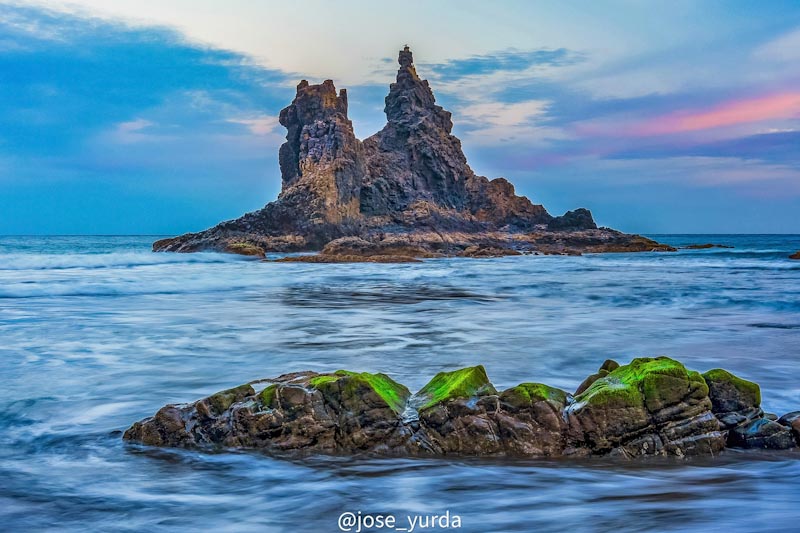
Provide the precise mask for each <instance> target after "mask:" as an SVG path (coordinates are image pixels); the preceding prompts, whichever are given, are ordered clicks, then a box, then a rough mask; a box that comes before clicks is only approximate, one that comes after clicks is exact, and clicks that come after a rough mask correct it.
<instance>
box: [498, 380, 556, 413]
mask: <svg viewBox="0 0 800 533" xmlns="http://www.w3.org/2000/svg"><path fill="white" fill-rule="evenodd" d="M500 401H501V402H503V403H506V404H508V405H510V406H512V407H516V408H524V407H530V406H531V405H533V404H535V403H537V402H545V401H549V402H552V403H555V404H557V405H561V406H563V405H565V404H566V403H567V393H566V392H564V391H563V390H561V389H557V388H555V387H551V386H549V385H545V384H543V383H520V384H519V385H517V386H516V387H511V388H510V389H506V390H504V391H503V392H501V393H500Z"/></svg>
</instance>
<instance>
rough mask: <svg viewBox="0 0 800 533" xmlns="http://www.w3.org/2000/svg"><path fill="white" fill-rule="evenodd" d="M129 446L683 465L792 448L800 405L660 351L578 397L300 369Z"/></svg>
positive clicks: (470, 375) (145, 424)
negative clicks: (417, 386)
mask: <svg viewBox="0 0 800 533" xmlns="http://www.w3.org/2000/svg"><path fill="white" fill-rule="evenodd" d="M123 438H124V439H125V440H128V441H133V442H138V443H141V444H145V445H150V446H168V447H183V448H206V449H221V448H246V449H258V450H264V451H267V452H275V453H278V452H307V453H308V452H310V453H330V454H361V453H367V454H375V455H387V456H445V455H460V456H519V457H539V456H548V457H558V456H619V457H626V458H634V457H643V456H676V457H685V456H698V455H716V454H718V453H720V452H721V451H723V450H724V449H725V448H726V447H730V448H753V449H781V450H783V449H790V448H795V447H797V446H798V443H800V411H797V412H793V413H789V414H786V415H784V416H783V417H781V418H778V417H777V416H775V415H772V414H769V413H765V412H764V411H763V410H762V409H761V392H760V389H759V386H758V385H757V384H755V383H752V382H750V381H747V380H744V379H741V378H739V377H737V376H735V375H733V374H731V373H729V372H727V371H725V370H721V369H715V370H710V371H708V372H706V373H704V374H700V373H698V372H695V371H691V370H687V369H686V368H685V367H684V365H683V364H681V363H680V362H678V361H675V360H673V359H670V358H667V357H657V358H640V359H634V360H633V361H631V363H630V364H627V365H623V366H620V365H619V364H618V363H616V362H614V361H611V360H607V361H606V362H605V363H603V365H602V367H601V368H600V369H599V370H598V372H597V373H596V374H593V375H592V376H589V377H588V378H587V379H586V380H584V382H583V383H582V384H581V385H580V387H579V388H578V390H577V391H576V392H575V394H570V393H568V392H566V391H563V390H560V389H557V388H554V387H550V386H548V385H544V384H541V383H521V384H519V385H517V386H515V387H511V388H509V389H506V390H503V391H498V390H496V389H495V387H494V386H493V385H492V383H491V382H490V381H489V378H488V377H487V375H486V371H485V370H484V368H483V367H482V366H475V367H468V368H463V369H460V370H456V371H453V372H441V373H439V374H437V375H436V376H434V378H433V379H432V380H431V381H430V382H429V383H428V384H427V385H425V386H424V387H423V388H422V389H421V390H419V391H418V392H417V393H415V394H412V393H411V392H410V391H409V390H408V388H406V387H405V386H403V385H401V384H399V383H397V382H395V381H394V380H392V379H391V378H390V377H389V376H387V375H385V374H370V373H357V372H350V371H345V370H339V371H336V372H333V373H327V374H320V373H316V372H298V373H293V374H286V375H283V376H280V377H278V378H274V379H264V380H257V381H254V382H251V383H247V384H244V385H240V386H238V387H235V388H233V389H228V390H225V391H221V392H218V393H216V394H214V395H212V396H209V397H208V398H204V399H202V400H198V401H196V402H194V403H191V404H183V405H167V406H165V407H162V408H161V409H159V410H158V412H157V413H156V414H155V415H154V416H152V417H150V418H146V419H144V420H142V421H140V422H136V423H135V424H133V426H131V427H130V428H129V429H128V430H127V431H126V432H125V434H124V437H123Z"/></svg>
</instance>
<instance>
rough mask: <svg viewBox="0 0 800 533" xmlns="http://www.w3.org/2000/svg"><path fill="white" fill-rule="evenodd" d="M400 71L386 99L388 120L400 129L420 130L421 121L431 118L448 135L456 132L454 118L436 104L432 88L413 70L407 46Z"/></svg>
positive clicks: (402, 55) (399, 61)
mask: <svg viewBox="0 0 800 533" xmlns="http://www.w3.org/2000/svg"><path fill="white" fill-rule="evenodd" d="M397 62H398V63H400V68H399V69H398V71H397V81H396V82H395V83H392V84H391V85H390V87H389V94H388V95H387V96H386V108H385V110H384V111H385V112H386V118H387V119H388V121H389V123H390V124H391V123H395V124H396V125H397V126H407V127H417V126H419V122H420V121H421V120H424V119H426V118H427V119H429V120H430V121H432V122H433V123H434V124H435V125H436V126H438V127H440V128H442V129H444V130H445V131H446V132H447V133H450V131H451V130H452V129H453V122H452V120H451V115H450V113H449V112H448V111H445V110H444V109H442V107H440V106H438V105H436V99H435V98H434V96H433V91H431V88H430V85H429V84H428V82H427V80H423V79H421V78H420V77H419V76H418V75H417V70H416V69H415V68H414V57H413V55H412V54H411V50H410V49H409V48H408V46H407V45H406V46H405V47H404V48H403V49H402V50H400V55H399V56H398V58H397Z"/></svg>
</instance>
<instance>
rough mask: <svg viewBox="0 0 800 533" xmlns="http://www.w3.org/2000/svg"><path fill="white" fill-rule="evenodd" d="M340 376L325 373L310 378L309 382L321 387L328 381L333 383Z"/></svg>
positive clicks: (313, 385)
mask: <svg viewBox="0 0 800 533" xmlns="http://www.w3.org/2000/svg"><path fill="white" fill-rule="evenodd" d="M338 380H339V377H338V376H331V375H327V374H326V375H323V376H316V377H313V378H311V379H309V380H308V384H309V385H311V387H313V388H315V389H319V388H321V387H322V386H323V385H325V384H326V383H333V382H335V381H338Z"/></svg>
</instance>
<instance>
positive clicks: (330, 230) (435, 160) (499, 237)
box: [153, 47, 675, 263]
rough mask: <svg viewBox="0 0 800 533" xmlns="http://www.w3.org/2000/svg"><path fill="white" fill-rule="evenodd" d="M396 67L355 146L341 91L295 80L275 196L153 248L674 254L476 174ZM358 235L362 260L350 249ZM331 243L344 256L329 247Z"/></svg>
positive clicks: (426, 100)
mask: <svg viewBox="0 0 800 533" xmlns="http://www.w3.org/2000/svg"><path fill="white" fill-rule="evenodd" d="M398 62H399V64H400V68H399V69H398V71H397V79H396V81H395V83H392V84H391V85H390V87H389V94H388V95H387V96H386V107H385V109H384V111H385V113H386V118H387V122H386V125H385V126H384V127H383V129H382V130H381V131H379V132H377V133H375V134H374V135H372V136H371V137H369V138H367V139H365V140H363V141H361V140H359V139H358V138H356V136H355V133H354V131H353V124H352V122H351V121H350V119H349V118H348V116H347V110H348V103H347V91H346V90H344V89H342V90H341V91H339V92H338V93H337V91H336V88H335V87H334V84H333V81H331V80H326V81H325V82H323V83H321V84H319V85H312V84H309V83H308V82H307V81H305V80H303V81H301V82H300V83H299V85H298V86H297V95H296V96H295V98H294V100H293V101H292V103H291V105H289V106H287V107H286V108H284V109H283V110H282V111H281V112H280V119H279V120H280V123H281V125H283V126H284V127H286V129H287V134H286V142H285V143H283V144H282V145H281V147H280V151H279V163H280V170H281V192H280V194H279V196H278V198H277V200H275V201H274V202H270V203H269V204H267V205H266V206H265V207H263V208H262V209H259V210H257V211H254V212H252V213H247V214H245V215H244V216H242V217H240V218H237V219H235V220H229V221H226V222H222V223H220V224H218V225H216V226H214V227H213V228H209V229H207V230H205V231H201V232H198V233H187V234H185V235H180V236H177V237H172V238H168V239H162V240H159V241H156V242H155V243H154V244H153V250H154V251H170V252H198V251H216V252H226V253H235V254H242V255H249V256H256V257H264V256H265V253H267V252H280V253H284V252H308V251H314V252H316V251H320V250H322V253H321V254H319V255H318V256H299V258H292V259H287V260H288V261H309V262H323V263H329V262H346V261H371V262H397V261H406V260H414V259H419V258H425V257H440V256H461V257H495V256H498V255H514V254H516V253H521V252H530V253H546V254H579V253H584V252H650V251H674V250H675V249H674V248H672V247H671V246H667V245H664V244H660V243H658V242H656V241H653V240H651V239H648V238H646V237H642V236H640V235H629V234H626V233H622V232H620V231H616V230H613V229H609V228H602V227H600V228H598V227H597V224H596V223H595V221H594V218H593V216H592V213H591V212H590V211H589V210H588V209H584V208H578V209H573V210H571V211H567V212H566V213H565V214H564V215H561V216H553V215H551V214H550V213H548V212H547V210H546V209H545V208H544V207H543V206H542V205H539V204H534V203H532V202H531V201H530V200H529V199H528V198H527V197H525V196H518V195H517V194H516V192H515V189H514V185H513V184H512V183H510V182H509V181H508V180H506V179H504V178H497V179H493V180H489V179H488V178H486V177H484V176H479V175H477V174H475V172H474V171H473V170H472V169H471V168H470V166H469V165H468V164H467V158H466V157H465V155H464V152H463V151H462V149H461V141H460V140H459V139H458V138H457V137H455V136H454V135H452V133H451V132H452V128H453V121H452V120H451V114H450V112H448V111H446V110H444V109H443V108H442V107H441V106H439V105H436V100H435V98H434V96H433V92H432V91H431V88H430V86H429V84H428V82H427V81H426V80H423V79H422V78H420V77H419V75H417V71H416V68H415V67H414V64H413V58H412V55H411V51H410V50H409V49H408V47H406V48H405V49H403V50H401V51H400V54H399V57H398ZM342 238H344V239H345V241H340V239H342ZM347 239H350V241H348V240H347ZM354 239H357V241H358V244H357V246H356V247H357V248H358V253H351V252H352V251H353V250H352V248H353V243H354V242H355V241H354ZM330 244H332V245H333V247H334V249H337V248H338V249H339V252H335V251H330V250H327V246H328V245H330ZM397 248H402V249H403V250H401V251H400V252H396V249H397ZM387 252H389V253H387Z"/></svg>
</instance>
